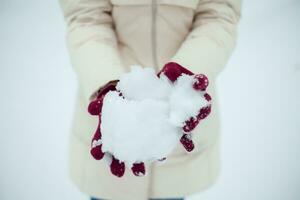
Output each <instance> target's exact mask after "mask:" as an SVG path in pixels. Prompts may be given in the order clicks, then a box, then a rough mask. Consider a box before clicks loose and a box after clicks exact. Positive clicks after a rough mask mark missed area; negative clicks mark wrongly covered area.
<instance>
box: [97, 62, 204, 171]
mask: <svg viewBox="0 0 300 200" xmlns="http://www.w3.org/2000/svg"><path fill="white" fill-rule="evenodd" d="M194 81H195V80H194V79H193V76H190V75H186V74H182V75H181V76H180V77H178V79H177V80H176V81H175V82H174V83H172V82H171V81H170V80H169V79H168V78H167V77H166V76H165V75H164V74H163V73H162V74H161V75H160V77H158V76H157V75H156V74H155V71H154V69H153V68H142V67H140V66H137V65H135V66H132V67H131V71H130V72H129V73H125V74H122V76H121V77H120V79H119V82H118V84H117V86H116V89H117V91H110V92H108V93H107V94H106V95H105V97H104V99H103V107H102V114H101V125H100V126H101V127H100V128H101V133H102V138H101V140H102V141H101V142H102V150H103V151H104V152H109V153H111V154H112V155H114V156H115V157H116V158H117V159H119V160H121V161H123V162H125V163H126V164H127V165H132V164H133V163H135V162H146V161H154V160H158V159H162V158H164V157H167V156H168V155H169V154H170V153H171V152H172V150H173V149H174V148H175V147H176V145H177V144H178V143H179V140H180V138H181V136H182V134H183V133H182V126H183V123H184V122H185V121H186V120H188V119H189V118H190V117H191V116H196V115H197V114H198V112H199V110H200V109H201V108H202V107H204V106H206V105H207V104H208V102H207V101H206V100H205V98H204V97H203V95H204V93H203V92H201V91H196V90H194V89H193V86H192V85H193V82H194ZM120 93H121V94H122V95H120ZM108 160H109V158H108Z"/></svg>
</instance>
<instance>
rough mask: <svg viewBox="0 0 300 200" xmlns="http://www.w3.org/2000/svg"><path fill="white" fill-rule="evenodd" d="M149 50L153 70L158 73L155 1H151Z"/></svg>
mask: <svg viewBox="0 0 300 200" xmlns="http://www.w3.org/2000/svg"><path fill="white" fill-rule="evenodd" d="M151 8H152V12H151V14H152V15H151V48H152V62H153V65H154V69H156V71H157V72H158V70H159V66H158V62H157V51H156V48H157V46H156V45H157V43H156V42H157V41H156V13H157V2H156V0H152V2H151Z"/></svg>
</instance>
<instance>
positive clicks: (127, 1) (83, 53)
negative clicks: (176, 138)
mask: <svg viewBox="0 0 300 200" xmlns="http://www.w3.org/2000/svg"><path fill="white" fill-rule="evenodd" d="M60 4H61V7H62V10H63V13H64V16H65V19H66V22H67V37H66V39H67V46H68V49H69V53H70V57H71V63H72V65H73V67H74V70H75V72H76V75H77V78H78V81H79V89H78V96H77V101H76V102H77V103H76V107H75V113H74V119H73V126H72V136H71V143H70V174H71V178H72V180H73V181H74V182H75V184H76V185H77V186H78V188H79V189H80V190H81V191H83V192H85V193H87V194H88V195H91V196H95V197H99V198H105V199H112V200H146V199H148V198H167V197H168V198H171V197H183V196H186V195H189V194H192V193H196V192H199V191H201V190H204V189H205V188H207V187H209V186H210V185H211V184H212V183H213V182H214V181H215V180H216V178H217V175H218V172H219V151H218V146H219V145H218V143H219V140H218V136H219V126H220V124H219V114H218V97H217V96H216V92H215V80H216V77H217V75H218V74H219V73H220V71H221V70H222V68H223V67H224V66H225V64H226V62H227V60H228V58H229V56H230V54H231V52H232V50H233V48H234V46H235V41H236V29H237V27H236V26H237V23H238V21H239V18H240V1H239V0H110V1H109V0H60ZM169 61H175V62H177V63H179V64H181V65H182V66H184V67H186V68H188V69H189V70H191V71H193V72H194V73H204V74H206V75H207V76H208V78H209V80H210V86H209V88H208V92H209V93H210V94H211V96H212V98H213V107H212V113H211V114H210V116H209V117H208V118H207V119H206V120H204V121H203V122H202V123H201V124H200V125H199V126H198V127H197V128H196V129H195V130H194V137H193V138H194V142H195V146H196V147H195V150H194V151H193V152H191V153H187V152H186V151H185V150H184V148H183V147H182V146H181V145H180V144H178V147H177V148H176V149H175V150H174V151H173V153H172V154H171V155H170V156H169V157H168V158H167V160H166V162H165V163H164V164H157V163H154V164H147V165H146V170H147V176H145V177H135V176H134V175H133V174H132V173H131V172H130V170H128V169H127V171H126V172H125V175H124V176H123V177H122V178H117V177H115V176H113V175H111V173H110V170H109V167H108V165H107V164H106V163H105V162H104V161H96V160H94V159H93V158H92V157H91V155H90V153H89V150H90V141H91V138H92V135H93V133H94V131H95V128H96V125H97V118H95V117H92V116H90V115H89V114H88V112H87V106H88V103H89V101H90V100H91V98H93V94H94V93H95V91H97V89H98V88H99V87H101V86H102V85H103V84H105V83H106V82H108V81H110V80H113V79H118V78H119V76H120V75H121V74H122V73H124V72H126V71H128V70H129V66H130V65H132V64H139V65H142V66H145V67H153V68H154V69H155V70H156V71H157V72H158V71H159V70H160V69H161V68H162V67H163V65H164V64H165V63H166V62H169Z"/></svg>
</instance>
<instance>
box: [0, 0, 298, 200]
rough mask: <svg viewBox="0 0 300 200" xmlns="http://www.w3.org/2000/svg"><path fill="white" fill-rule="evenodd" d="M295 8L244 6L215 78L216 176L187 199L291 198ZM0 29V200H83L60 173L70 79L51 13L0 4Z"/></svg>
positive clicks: (48, 7)
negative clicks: (234, 40)
mask: <svg viewBox="0 0 300 200" xmlns="http://www.w3.org/2000/svg"><path fill="white" fill-rule="evenodd" d="M299 10H300V2H299V1H298V0H294V1H292V0H275V1H274V0H266V1H259V0H253V1H247V2H246V1H244V10H243V19H242V21H241V24H240V35H239V43H238V46H237V48H236V50H235V52H234V54H233V56H232V58H231V60H230V62H229V63H228V66H227V68H226V70H224V71H223V73H222V74H221V76H220V77H219V80H218V89H219V93H220V100H221V106H222V107H221V108H222V110H221V111H222V113H221V114H222V117H223V118H222V119H223V121H222V127H223V129H222V174H221V176H220V178H219V180H218V182H217V183H216V184H215V186H214V187H212V188H211V189H209V190H207V191H205V192H203V193H201V194H196V195H193V196H191V197H189V198H187V199H188V200H201V199H205V200H221V199H228V200H229V199H230V200H240V199H243V200H253V199H256V200H282V199H286V200H296V199H300V195H299V194H298V193H299V192H298V190H299V188H300V170H299V169H300V161H299V158H300V125H299V119H300V105H299V104H300V98H299V95H300V94H299V91H300V39H299V35H300V12H299ZM0 24H1V28H0V44H1V45H0V91H1V93H2V94H1V100H0V131H1V135H0V156H1V164H0V166H1V167H0V199H1V200H8V199H24V200H27V199H28V200H29V199H34V200H35V199H36V200H37V199H44V200H53V199H73V200H87V197H86V195H84V194H81V193H80V192H79V191H78V190H77V189H76V188H75V187H74V186H73V185H72V183H71V182H70V181H69V179H68V175H67V162H66V160H67V153H66V152H67V145H68V139H69V135H68V134H66V133H68V131H69V128H70V119H71V116H72V109H73V100H74V97H75V91H76V80H75V75H74V73H73V71H72V68H71V67H70V64H69V61H68V55H67V51H66V48H65V46H64V43H65V41H64V23H63V21H62V16H61V12H60V8H59V6H58V4H57V2H56V1H37V0H30V1H16V0H14V1H9V0H2V1H1V7H0ZM179 184H180V183H179Z"/></svg>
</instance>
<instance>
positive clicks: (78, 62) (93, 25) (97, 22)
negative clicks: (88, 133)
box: [60, 0, 124, 101]
mask: <svg viewBox="0 0 300 200" xmlns="http://www.w3.org/2000/svg"><path fill="white" fill-rule="evenodd" d="M60 5H61V8H62V10H63V13H64V17H65V20H66V23H67V34H66V42H67V48H68V51H69V54H70V59H71V64H72V66H73V68H74V71H75V73H76V76H77V79H78V81H79V86H80V87H82V89H83V93H84V96H85V99H86V100H87V101H90V100H91V99H92V98H94V96H95V94H96V92H97V91H98V89H99V88H100V87H101V86H103V85H105V84H106V83H107V82H108V81H110V80H115V79H118V78H119V75H120V74H122V73H123V72H124V67H123V66H122V62H121V58H120V55H119V51H118V42H117V38H116V34H115V32H114V28H113V20H112V16H111V9H112V5H111V3H110V1H109V0H60Z"/></svg>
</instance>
